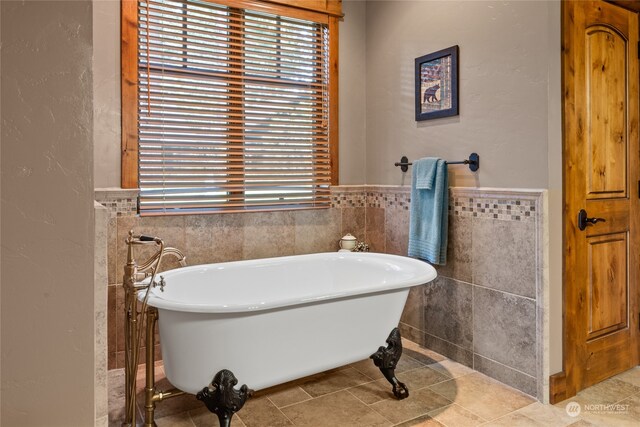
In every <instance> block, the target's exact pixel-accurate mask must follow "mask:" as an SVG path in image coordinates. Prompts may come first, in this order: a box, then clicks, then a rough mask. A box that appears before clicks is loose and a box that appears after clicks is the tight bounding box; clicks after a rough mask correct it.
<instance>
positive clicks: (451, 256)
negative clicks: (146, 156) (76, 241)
mask: <svg viewBox="0 0 640 427" xmlns="http://www.w3.org/2000/svg"><path fill="white" fill-rule="evenodd" d="M120 191H123V190H120ZM96 199H97V200H98V201H100V202H101V203H102V204H103V205H105V206H107V208H109V210H110V212H111V218H110V221H109V233H108V235H109V236H108V253H109V254H108V283H109V286H108V296H109V301H108V307H109V311H108V324H109V327H108V341H109V353H108V355H109V357H108V366H109V369H113V368H120V367H122V366H123V364H124V353H123V350H124V339H123V336H122V332H121V331H122V328H123V315H122V310H123V291H122V285H121V282H122V277H121V275H122V268H123V263H124V262H125V258H126V252H125V250H126V247H125V245H124V239H125V237H126V234H127V232H128V231H129V230H130V229H134V230H136V231H137V232H144V233H146V234H152V235H158V236H161V237H162V238H163V239H164V240H165V242H166V243H167V244H168V245H170V246H175V247H177V248H180V249H183V250H184V251H185V253H186V254H187V262H188V263H189V264H200V263H209V262H222V261H231V260H239V259H254V258H261V257H268V256H282V255H293V254H304V253H312V252H322V251H333V250H336V249H337V240H338V239H339V238H340V236H342V235H343V234H345V233H347V232H349V233H352V234H353V235H355V236H356V237H358V239H364V240H365V241H366V242H367V243H368V244H369V246H370V249H371V250H372V251H376V252H387V253H392V254H398V255H406V251H407V245H408V235H409V203H410V193H409V189H408V188H407V187H396V186H348V187H347V186H344V187H343V186H340V187H334V188H333V193H332V205H331V208H330V209H320V210H303V211H286V212H270V213H243V214H222V215H187V216H169V217H144V218H141V217H139V216H137V215H136V214H135V204H132V203H131V200H135V192H134V193H133V198H132V195H131V194H130V192H129V193H127V192H122V193H118V192H117V191H108V190H104V191H103V190H97V191H96ZM542 203H543V192H541V191H510V190H487V189H466V188H452V189H451V193H450V208H449V212H450V216H449V220H450V225H449V251H448V255H447V259H448V262H447V265H446V266H444V267H438V273H439V277H438V279H437V280H435V281H434V282H433V283H430V284H427V285H424V286H421V287H418V288H414V289H412V291H411V293H410V297H409V300H408V302H407V306H406V307H405V312H404V314H403V317H402V321H401V330H402V332H403V335H404V336H406V337H408V338H409V339H411V340H413V341H415V342H417V343H419V344H421V345H423V346H425V347H427V348H431V349H432V350H435V351H437V352H439V353H442V354H444V355H445V356H447V357H449V358H451V359H453V360H456V361H458V362H460V363H462V364H465V365H467V366H469V367H473V368H474V369H476V370H478V371H480V372H483V373H485V374H487V375H489V376H491V377H494V378H496V379H498V380H499V381H502V382H504V383H506V384H509V385H511V386H513V387H515V388H518V389H520V390H522V391H524V392H526V393H528V394H530V395H532V396H537V397H539V398H540V397H541V396H542V380H541V379H542V378H543V374H542V345H543V343H542V336H543V334H542V331H543V325H542V322H543V319H542V311H543V310H542V293H543V292H542V267H541V257H542V256H541V253H542V252H541V245H540V242H541V239H542V216H541V212H542V209H543V206H542ZM176 266H177V264H176V263H174V262H173V260H170V261H169V262H168V263H167V265H166V268H167V269H168V268H174V267H176ZM158 353H159V352H158ZM159 356H160V355H159V354H158V357H159Z"/></svg>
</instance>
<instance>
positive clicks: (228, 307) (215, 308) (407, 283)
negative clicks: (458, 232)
mask: <svg viewBox="0 0 640 427" xmlns="http://www.w3.org/2000/svg"><path fill="white" fill-rule="evenodd" d="M327 257H329V259H335V258H338V259H341V258H354V259H358V258H372V259H375V258H380V259H381V260H386V261H389V260H396V261H401V262H402V263H409V264H411V265H412V266H413V267H414V268H415V269H416V275H415V276H414V277H411V278H409V279H404V280H398V281H397V282H394V283H387V284H385V285H381V286H376V287H375V288H371V289H366V288H365V289H362V288H360V289H352V290H345V291H344V292H337V293H331V294H323V295H319V296H314V297H304V298H301V297H288V298H287V297H285V298H281V299H277V300H274V301H268V302H262V303H256V302H251V303H247V304H222V303H215V304H211V303H197V302H194V301H191V302H189V303H185V302H180V301H175V300H170V299H166V298H163V295H162V291H161V290H160V289H159V288H152V289H151V290H150V291H149V299H148V305H150V306H153V307H156V308H158V309H163V310H171V311H179V312H190V313H211V314H215V313H218V314H230V313H243V312H258V311H265V310H274V309H278V308H284V307H291V306H298V305H307V304H313V303H320V302H328V301H331V300H335V299H344V298H349V297H357V296H364V295H370V294H379V293H385V292H390V291H391V292H392V291H399V290H402V289H407V288H411V287H414V286H420V285H423V284H425V283H429V282H431V281H433V280H434V279H435V278H436V277H437V276H438V274H437V272H436V269H435V268H434V267H433V266H432V265H431V264H429V263H427V262H426V261H422V260H419V259H416V258H411V257H406V256H400V255H392V254H383V253H375V252H320V253H313V254H304V255H287V256H282V257H271V258H259V259H253V260H240V261H229V262H221V263H211V264H199V265H192V266H188V267H182V268H177V269H173V270H167V271H165V272H162V273H158V276H164V278H165V279H166V280H169V279H170V278H171V276H172V275H175V274H178V273H180V274H185V273H188V272H189V271H191V270H199V269H202V268H203V267H209V266H217V268H220V267H237V266H238V265H239V264H249V263H250V264H252V265H270V264H276V263H282V262H286V261H288V260H292V259H295V260H300V259H302V258H311V259H313V258H319V259H326V258H327ZM144 295H145V292H140V293H139V294H138V299H139V300H141V301H142V300H143V299H144Z"/></svg>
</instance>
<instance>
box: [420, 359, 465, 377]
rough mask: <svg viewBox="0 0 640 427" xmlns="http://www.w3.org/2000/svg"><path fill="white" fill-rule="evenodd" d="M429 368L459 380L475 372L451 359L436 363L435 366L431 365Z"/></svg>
mask: <svg viewBox="0 0 640 427" xmlns="http://www.w3.org/2000/svg"><path fill="white" fill-rule="evenodd" d="M429 367H430V368H431V369H434V370H436V371H438V372H440V373H441V374H443V375H446V376H448V377H449V378H457V377H461V376H463V375H467V374H470V373H472V372H475V371H474V370H473V369H471V368H469V367H468V366H464V365H463V364H461V363H458V362H454V361H453V360H449V359H446V360H442V361H440V362H438V363H434V364H433V365H429Z"/></svg>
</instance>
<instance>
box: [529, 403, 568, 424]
mask: <svg viewBox="0 0 640 427" xmlns="http://www.w3.org/2000/svg"><path fill="white" fill-rule="evenodd" d="M516 413H518V414H521V415H524V416H526V417H528V418H531V419H532V420H534V421H538V422H540V423H542V424H543V425H548V426H554V427H565V426H568V425H570V424H572V423H575V422H576V417H571V416H569V414H567V411H566V410H565V408H564V407H557V406H553V405H545V404H543V403H540V402H535V403H533V404H531V405H529V406H525V407H524V408H522V409H519V410H518V411H517V412H516Z"/></svg>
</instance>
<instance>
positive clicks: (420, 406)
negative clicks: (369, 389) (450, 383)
mask: <svg viewBox="0 0 640 427" xmlns="http://www.w3.org/2000/svg"><path fill="white" fill-rule="evenodd" d="M450 403H451V401H450V400H448V399H445V398H444V397H442V396H440V395H438V394H436V393H434V392H433V391H431V390H429V389H428V388H423V389H422V390H417V391H414V392H409V397H407V398H406V399H403V400H396V399H387V400H383V401H381V402H378V403H374V404H373V405H371V408H373V409H375V410H376V411H377V412H378V413H379V414H381V415H383V416H384V417H385V418H386V419H388V420H389V421H391V422H392V423H394V424H398V423H402V422H405V421H409V420H412V419H414V418H417V417H420V416H422V415H426V414H427V413H429V412H431V411H433V410H435V409H438V408H442V407H443V406H447V405H449V404H450Z"/></svg>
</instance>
